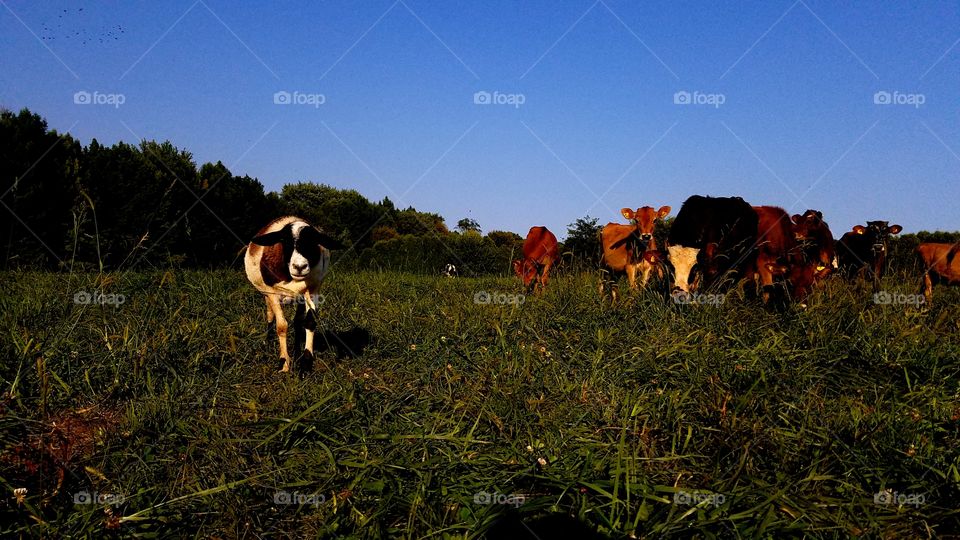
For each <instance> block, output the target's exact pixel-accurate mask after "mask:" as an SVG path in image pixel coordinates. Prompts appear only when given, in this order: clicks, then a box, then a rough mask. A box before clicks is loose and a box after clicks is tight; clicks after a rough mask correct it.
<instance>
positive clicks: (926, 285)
mask: <svg viewBox="0 0 960 540" xmlns="http://www.w3.org/2000/svg"><path fill="white" fill-rule="evenodd" d="M921 289H922V290H923V297H924V298H925V299H926V301H927V304H930V302H933V279H931V278H930V270H927V271H926V272H924V273H923V285H922V286H921Z"/></svg>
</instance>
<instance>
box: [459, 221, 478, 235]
mask: <svg viewBox="0 0 960 540" xmlns="http://www.w3.org/2000/svg"><path fill="white" fill-rule="evenodd" d="M457 230H458V231H460V232H461V233H465V232H467V231H476V232H481V231H480V224H479V223H477V221H476V220H474V219H471V218H463V219H461V220H460V221H458V222H457Z"/></svg>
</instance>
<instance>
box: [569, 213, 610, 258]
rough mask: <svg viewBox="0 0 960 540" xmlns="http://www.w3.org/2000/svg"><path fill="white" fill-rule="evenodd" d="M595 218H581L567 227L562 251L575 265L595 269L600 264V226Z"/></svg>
mask: <svg viewBox="0 0 960 540" xmlns="http://www.w3.org/2000/svg"><path fill="white" fill-rule="evenodd" d="M597 222H598V220H597V218H591V217H590V216H586V217H582V218H580V219H578V220H576V221H574V222H573V223H571V224H570V225H568V226H567V239H566V240H564V242H563V245H564V250H565V251H566V252H568V253H572V257H573V262H574V263H575V264H576V265H585V266H589V267H591V268H592V267H596V265H597V264H598V263H599V262H600V229H601V227H600V225H599V224H598V223H597Z"/></svg>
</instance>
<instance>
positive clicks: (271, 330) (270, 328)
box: [263, 295, 277, 345]
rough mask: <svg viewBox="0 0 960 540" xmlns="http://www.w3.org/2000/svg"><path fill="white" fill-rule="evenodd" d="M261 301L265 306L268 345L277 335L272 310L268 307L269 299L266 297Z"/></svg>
mask: <svg viewBox="0 0 960 540" xmlns="http://www.w3.org/2000/svg"><path fill="white" fill-rule="evenodd" d="M263 301H264V303H265V304H266V308H267V309H266V313H267V345H270V343H271V342H273V340H274V338H275V336H276V335H277V324H276V322H275V320H274V319H275V318H274V316H273V309H272V308H271V307H270V299H269V298H267V296H266V295H264V297H263Z"/></svg>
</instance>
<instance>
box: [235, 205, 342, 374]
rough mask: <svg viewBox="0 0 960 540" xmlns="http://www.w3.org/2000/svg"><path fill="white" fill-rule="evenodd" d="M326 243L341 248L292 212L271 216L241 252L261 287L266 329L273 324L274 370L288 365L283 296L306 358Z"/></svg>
mask: <svg viewBox="0 0 960 540" xmlns="http://www.w3.org/2000/svg"><path fill="white" fill-rule="evenodd" d="M331 249H343V245H342V244H341V243H340V242H338V241H337V240H336V239H335V238H333V237H332V236H330V235H328V234H326V233H324V232H322V231H320V230H319V229H317V228H316V227H314V226H312V225H310V224H309V223H307V221H306V220H304V219H301V218H298V217H294V216H286V217H282V218H278V219H275V220H273V221H271V222H270V223H268V224H267V226H266V227H264V228H262V229H260V231H259V232H257V235H256V236H255V237H254V238H253V240H251V241H250V244H249V245H248V246H247V254H246V256H245V257H244V267H245V269H246V273H247V279H248V280H250V283H252V284H253V286H254V287H256V289H257V290H258V291H260V292H261V293H263V296H264V299H265V301H266V304H267V325H268V333H269V330H270V327H271V326H273V325H275V326H276V332H277V338H278V339H279V341H280V358H281V359H282V360H283V368H282V369H281V370H280V371H290V369H291V367H292V361H291V359H290V354H289V353H288V352H287V321H286V319H285V318H284V316H283V308H282V307H281V300H284V299H292V300H294V301H295V302H296V304H297V311H296V315H295V316H294V320H293V323H294V335H295V338H296V339H295V343H297V344H298V346H299V344H300V343H305V350H304V353H303V357H304V361H305V362H306V363H308V364H312V361H313V337H314V332H315V330H316V327H317V324H316V309H317V299H318V298H319V289H320V283H321V282H322V281H323V278H324V277H325V276H326V274H327V271H328V270H329V267H330V251H329V250H331Z"/></svg>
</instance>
